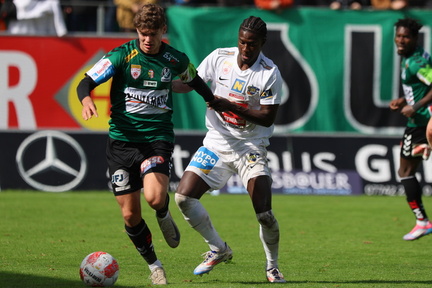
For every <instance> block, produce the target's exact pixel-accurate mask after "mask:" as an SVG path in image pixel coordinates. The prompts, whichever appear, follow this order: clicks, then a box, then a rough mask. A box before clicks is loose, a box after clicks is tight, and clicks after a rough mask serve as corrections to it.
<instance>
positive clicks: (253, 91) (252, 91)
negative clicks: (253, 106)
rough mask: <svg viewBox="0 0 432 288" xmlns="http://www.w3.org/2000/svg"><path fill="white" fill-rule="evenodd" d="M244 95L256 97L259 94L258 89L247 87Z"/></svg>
mask: <svg viewBox="0 0 432 288" xmlns="http://www.w3.org/2000/svg"><path fill="white" fill-rule="evenodd" d="M246 93H247V94H248V95H250V96H254V95H257V94H258V93H259V88H258V87H255V86H248V87H247V88H246Z"/></svg>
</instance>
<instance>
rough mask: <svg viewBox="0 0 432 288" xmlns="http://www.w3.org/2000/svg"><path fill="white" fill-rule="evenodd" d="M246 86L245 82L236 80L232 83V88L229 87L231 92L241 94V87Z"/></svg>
mask: <svg viewBox="0 0 432 288" xmlns="http://www.w3.org/2000/svg"><path fill="white" fill-rule="evenodd" d="M245 84H246V81H243V80H240V79H236V80H235V81H234V84H233V86H232V87H231V90H232V91H235V92H239V93H241V92H242V91H243V86H244V85H245Z"/></svg>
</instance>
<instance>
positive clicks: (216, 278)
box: [0, 191, 432, 288]
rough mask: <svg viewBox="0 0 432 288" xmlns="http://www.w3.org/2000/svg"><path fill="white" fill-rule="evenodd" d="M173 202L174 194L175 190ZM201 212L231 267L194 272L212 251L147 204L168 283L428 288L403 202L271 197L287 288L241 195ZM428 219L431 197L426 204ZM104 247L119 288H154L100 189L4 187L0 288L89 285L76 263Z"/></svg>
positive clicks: (423, 251) (430, 272) (429, 265)
mask: <svg viewBox="0 0 432 288" xmlns="http://www.w3.org/2000/svg"><path fill="white" fill-rule="evenodd" d="M171 195H172V196H173V194H171ZM202 202H203V204H204V206H205V207H206V208H207V209H208V211H209V213H210V216H211V217H212V220H213V224H214V225H215V226H216V228H217V229H218V231H219V234H220V235H221V236H222V238H223V239H224V240H226V241H227V242H228V244H229V245H230V247H231V248H232V249H233V251H234V258H233V261H232V263H230V264H220V265H218V266H217V267H216V268H215V269H214V270H213V271H212V272H210V274H208V275H207V274H206V275H204V276H203V277H200V276H195V275H193V269H194V268H195V266H197V265H198V264H199V263H200V262H201V261H202V258H201V256H200V255H201V254H202V253H204V252H206V251H207V250H208V247H207V245H206V244H205V243H204V241H203V239H202V238H201V236H200V235H199V234H198V233H196V232H195V231H194V230H193V229H191V228H190V227H189V226H188V224H187V223H186V222H185V221H184V220H183V218H182V216H181V214H180V212H179V211H178V209H177V207H176V206H175V204H174V201H171V212H172V214H173V217H174V219H176V222H177V225H178V226H179V229H180V232H181V233H182V239H181V243H180V246H179V247H178V248H176V249H171V248H169V246H168V245H167V244H166V243H165V242H164V240H163V237H162V235H161V232H160V231H159V229H158V226H157V223H156V219H155V216H154V212H153V211H152V210H151V209H150V208H149V207H148V206H147V204H146V203H145V202H144V201H143V215H144V218H145V220H146V222H147V224H148V225H149V227H150V229H151V231H152V233H153V241H154V244H155V249H156V252H157V255H158V257H159V258H160V259H161V261H162V262H163V264H164V266H165V269H166V272H167V277H168V282H169V283H170V284H169V287H185V288H186V287H187V288H189V287H215V288H216V287H217V288H224V287H234V288H236V287H244V288H250V287H270V286H274V285H277V286H278V287H279V286H286V287H290V288H291V287H308V288H309V287H318V288H324V287H326V288H327V287H342V288H344V287H359V288H360V287H362V288H364V287H389V288H390V287H391V288H393V287H430V285H431V284H432V257H431V252H430V251H431V248H430V246H431V244H432V242H431V241H432V236H425V237H424V238H422V239H420V240H417V241H412V242H407V241H403V240H402V236H403V235H404V234H405V233H407V232H409V230H410V229H411V228H412V227H413V226H414V216H413V215H412V213H411V212H410V210H409V208H408V205H407V203H406V202H405V199H404V198H403V197H384V196H287V195H274V197H273V211H274V214H275V215H276V217H277V219H278V221H279V226H280V229H281V241H280V251H279V254H280V260H279V266H280V269H281V271H282V272H283V273H284V275H285V278H286V279H287V280H288V283H286V284H270V283H267V281H266V278H265V274H264V265H265V257H264V252H263V249H262V245H261V242H260V240H259V236H258V223H257V221H256V218H255V215H254V212H253V209H252V205H251V202H250V200H249V197H248V196H247V195H219V196H211V195H205V196H204V197H203V199H202ZM424 202H425V207H426V209H427V210H429V211H430V212H429V213H430V214H431V215H432V198H429V197H428V198H425V199H424ZM94 251H106V252H108V253H110V254H112V255H113V256H114V257H115V258H116V259H117V260H118V262H119V265H120V276H119V279H118V281H117V282H116V284H115V287H123V288H126V287H151V286H152V285H151V284H150V283H151V282H150V280H149V279H148V276H149V270H148V268H147V266H146V265H145V263H144V260H142V259H141V257H140V256H139V255H138V253H137V252H136V250H135V249H134V247H133V246H132V243H131V242H130V240H129V238H128V237H127V236H126V234H125V233H124V228H123V221H122V219H121V214H120V209H119V208H118V206H117V204H116V202H115V199H114V197H113V196H112V194H111V193H110V192H106V191H103V192H101V191H89V192H67V193H43V192H36V191H0V287H2V288H12V287H13V288H15V287H16V288H18V287H19V288H31V287H41V288H42V287H43V288H48V287H56V288H58V287H67V288H74V287H85V286H84V284H83V283H82V282H81V280H80V279H79V275H78V270H79V265H80V263H81V261H82V259H83V258H84V257H85V256H86V255H87V254H89V253H91V252H94Z"/></svg>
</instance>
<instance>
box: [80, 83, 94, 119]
mask: <svg viewBox="0 0 432 288" xmlns="http://www.w3.org/2000/svg"><path fill="white" fill-rule="evenodd" d="M96 86H97V84H96V82H94V81H93V79H91V78H90V77H88V76H86V77H84V79H82V80H81V81H80V83H79V84H78V87H77V94H78V99H79V100H80V102H81V104H82V105H83V108H82V111H81V116H82V117H83V119H84V120H89V119H90V118H91V117H92V116H93V115H94V116H95V117H98V116H99V115H98V113H97V108H96V105H95V104H94V102H93V99H92V98H91V97H90V93H91V91H92V90H93V89H94V88H95V87H96Z"/></svg>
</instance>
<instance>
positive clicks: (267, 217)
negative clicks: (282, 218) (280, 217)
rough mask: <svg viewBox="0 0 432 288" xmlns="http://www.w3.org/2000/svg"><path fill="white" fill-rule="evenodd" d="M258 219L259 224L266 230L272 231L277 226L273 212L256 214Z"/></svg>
mask: <svg viewBox="0 0 432 288" xmlns="http://www.w3.org/2000/svg"><path fill="white" fill-rule="evenodd" d="M256 217H257V220H258V222H259V223H260V224H261V225H262V226H264V227H266V228H269V229H270V228H272V227H274V225H275V224H277V221H276V218H275V217H274V215H273V212H272V211H271V210H269V211H266V212H263V213H258V214H256Z"/></svg>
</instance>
